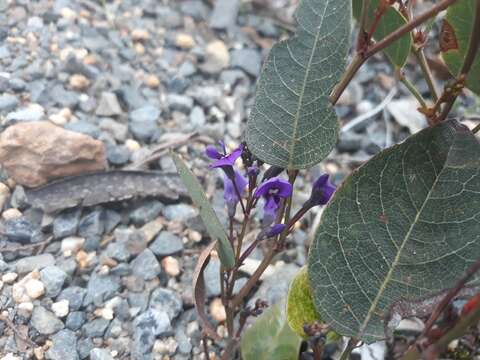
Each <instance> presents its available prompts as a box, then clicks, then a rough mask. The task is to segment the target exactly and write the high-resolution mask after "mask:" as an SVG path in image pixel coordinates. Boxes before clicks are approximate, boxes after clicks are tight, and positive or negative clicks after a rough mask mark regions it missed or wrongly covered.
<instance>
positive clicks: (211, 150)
mask: <svg viewBox="0 0 480 360" xmlns="http://www.w3.org/2000/svg"><path fill="white" fill-rule="evenodd" d="M205 154H207V156H208V157H209V158H210V159H214V160H218V159H221V158H222V154H220V153H219V152H218V150H217V148H216V147H215V146H212V145H209V146H207V149H206V150H205Z"/></svg>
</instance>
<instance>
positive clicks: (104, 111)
mask: <svg viewBox="0 0 480 360" xmlns="http://www.w3.org/2000/svg"><path fill="white" fill-rule="evenodd" d="M121 113H122V108H121V107H120V104H119V103H118V99H117V96H116V95H115V94H114V93H111V92H103V93H102V95H101V97H100V102H99V104H98V106H97V109H96V110H95V114H96V115H98V116H116V115H120V114H121Z"/></svg>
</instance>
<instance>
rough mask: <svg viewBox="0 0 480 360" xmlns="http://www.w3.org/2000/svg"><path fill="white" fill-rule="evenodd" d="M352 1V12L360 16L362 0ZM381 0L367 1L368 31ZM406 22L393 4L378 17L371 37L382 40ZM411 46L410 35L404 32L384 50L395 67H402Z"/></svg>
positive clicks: (357, 16) (356, 16)
mask: <svg viewBox="0 0 480 360" xmlns="http://www.w3.org/2000/svg"><path fill="white" fill-rule="evenodd" d="M352 1H353V4H352V6H353V14H354V16H355V18H357V19H359V18H360V13H361V9H362V1H363V0H352ZM380 1H381V0H369V3H368V12H367V24H366V25H367V26H366V30H367V31H368V30H369V29H370V27H371V26H372V24H373V22H374V20H375V10H376V9H377V8H378V5H379V4H380ZM406 23H407V19H405V17H404V16H403V15H402V14H401V13H400V12H399V11H398V10H397V9H395V8H394V7H393V6H389V8H388V9H387V10H386V11H385V13H384V14H383V15H382V17H381V18H380V21H379V22H378V25H377V28H376V30H375V32H374V33H373V38H374V39H375V40H377V41H379V40H382V39H383V38H385V37H386V36H387V35H389V34H390V33H391V32H393V31H395V30H397V29H398V28H399V27H400V26H402V25H404V24H406ZM411 46H412V37H411V36H410V34H408V33H407V34H405V35H404V36H402V37H401V38H400V39H398V40H397V41H395V42H394V43H392V44H391V45H390V46H388V47H387V48H386V49H385V50H384V52H385V55H387V57H388V59H389V60H390V61H391V63H392V64H393V65H394V66H396V67H399V68H401V67H403V66H404V65H405V63H406V61H407V59H408V55H409V54H410V48H411Z"/></svg>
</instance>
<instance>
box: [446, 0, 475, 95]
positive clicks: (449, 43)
mask: <svg viewBox="0 0 480 360" xmlns="http://www.w3.org/2000/svg"><path fill="white" fill-rule="evenodd" d="M475 2H476V0H460V1H457V2H456V3H455V4H453V5H451V6H450V7H449V8H448V10H447V15H446V17H445V20H444V23H443V26H442V31H441V34H440V49H441V50H442V57H443V60H444V61H445V63H446V64H447V67H448V69H449V70H450V72H451V73H452V74H453V75H454V76H458V75H459V73H460V70H461V68H462V65H463V60H464V59H465V55H466V53H467V50H468V44H469V42H470V35H471V33H472V29H473V21H474V17H475ZM479 79H480V51H478V52H477V56H476V57H475V61H474V63H473V66H472V68H471V69H470V73H469V74H468V77H467V83H466V85H467V87H468V88H469V89H470V90H472V91H473V92H475V93H476V94H477V95H480V81H479Z"/></svg>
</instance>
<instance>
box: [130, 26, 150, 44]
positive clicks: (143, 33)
mask: <svg viewBox="0 0 480 360" xmlns="http://www.w3.org/2000/svg"><path fill="white" fill-rule="evenodd" d="M132 39H133V40H134V41H146V40H148V39H150V34H149V33H148V31H147V30H145V29H134V30H133V31H132Z"/></svg>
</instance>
